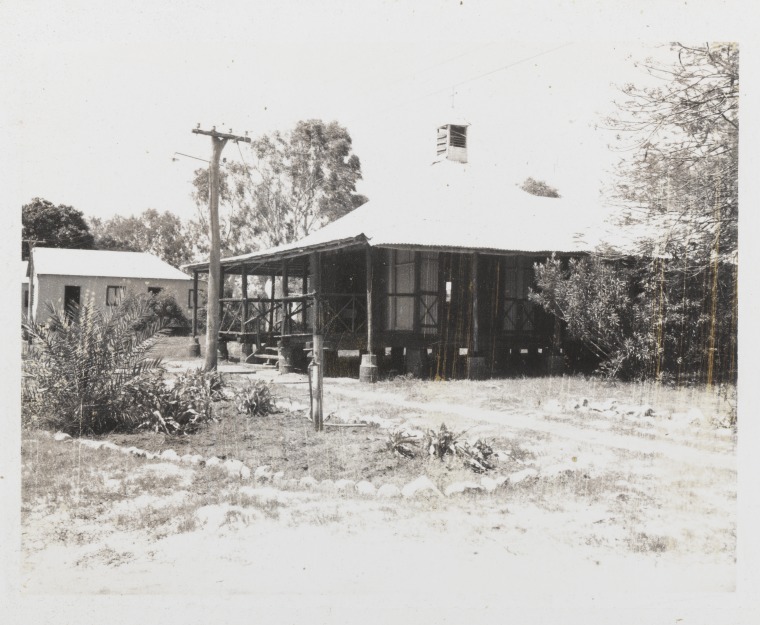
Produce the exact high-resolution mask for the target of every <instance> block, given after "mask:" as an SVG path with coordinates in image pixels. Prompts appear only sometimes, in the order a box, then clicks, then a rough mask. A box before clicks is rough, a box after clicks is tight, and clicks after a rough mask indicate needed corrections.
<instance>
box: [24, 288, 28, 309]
mask: <svg viewBox="0 0 760 625" xmlns="http://www.w3.org/2000/svg"><path fill="white" fill-rule="evenodd" d="M24 308H29V291H28V290H27V289H24Z"/></svg>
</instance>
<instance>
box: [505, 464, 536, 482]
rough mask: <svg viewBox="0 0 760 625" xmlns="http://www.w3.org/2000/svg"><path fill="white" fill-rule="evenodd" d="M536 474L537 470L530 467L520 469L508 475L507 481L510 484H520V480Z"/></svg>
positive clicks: (530, 477) (533, 476)
mask: <svg viewBox="0 0 760 625" xmlns="http://www.w3.org/2000/svg"><path fill="white" fill-rule="evenodd" d="M537 476H538V471H536V470H535V469H532V468H528V469H523V470H522V471H518V472H517V473H512V474H511V475H510V476H509V483H510V484H521V483H522V482H524V481H526V480H529V479H532V478H535V477H537Z"/></svg>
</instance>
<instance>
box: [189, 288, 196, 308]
mask: <svg viewBox="0 0 760 625" xmlns="http://www.w3.org/2000/svg"><path fill="white" fill-rule="evenodd" d="M194 305H195V289H188V291H187V307H188V308H192V307H193V306H194Z"/></svg>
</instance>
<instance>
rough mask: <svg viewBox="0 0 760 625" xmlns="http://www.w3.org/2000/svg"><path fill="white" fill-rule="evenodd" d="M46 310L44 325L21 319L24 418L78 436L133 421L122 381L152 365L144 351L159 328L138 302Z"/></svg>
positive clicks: (154, 360) (126, 382) (132, 380)
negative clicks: (26, 345)
mask: <svg viewBox="0 0 760 625" xmlns="http://www.w3.org/2000/svg"><path fill="white" fill-rule="evenodd" d="M48 309H49V313H50V318H49V320H48V322H47V323H46V324H44V325H35V324H26V326H25V330H26V332H27V333H28V336H29V337H31V340H32V348H31V350H30V353H29V359H28V360H27V361H26V365H25V366H26V368H27V370H26V373H27V374H28V375H29V376H30V378H31V379H32V382H31V384H28V385H26V387H25V389H24V391H23V394H22V399H23V407H24V415H25V417H26V419H27V421H28V422H31V423H33V424H35V425H39V426H42V427H48V428H55V429H60V430H62V431H65V432H69V433H72V434H79V435H81V434H85V433H102V432H107V431H111V430H117V429H124V428H125V427H129V426H131V425H134V423H135V421H136V419H138V418H139V417H138V416H137V415H135V414H134V411H133V410H130V409H129V408H130V406H129V404H130V402H129V398H130V394H131V393H130V388H131V387H132V386H133V385H134V384H135V382H137V381H139V380H141V379H142V378H144V376H145V375H146V374H147V373H148V372H150V371H152V370H155V369H157V368H159V366H160V359H158V358H151V357H150V356H149V354H148V352H149V350H150V348H151V347H153V345H154V344H155V343H156V341H157V340H158V339H159V338H160V336H161V332H162V331H161V327H160V324H159V323H157V322H155V321H150V317H151V312H150V310H149V309H148V307H147V306H146V302H145V301H144V300H130V301H128V302H126V303H125V304H124V305H122V306H118V307H116V308H115V309H113V310H109V311H108V312H106V313H102V312H101V311H100V310H99V309H97V308H96V307H95V306H94V305H93V303H92V302H87V303H85V304H84V305H83V306H81V307H80V308H79V309H77V310H76V311H64V310H63V309H61V308H60V307H54V306H52V305H49V306H48ZM72 312H73V314H72ZM137 327H141V328H142V329H139V330H138V329H135V328H137Z"/></svg>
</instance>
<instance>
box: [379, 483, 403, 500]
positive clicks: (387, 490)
mask: <svg viewBox="0 0 760 625" xmlns="http://www.w3.org/2000/svg"><path fill="white" fill-rule="evenodd" d="M377 497H378V499H397V498H399V497H401V489H400V488H399V487H398V486H396V485H395V484H383V485H382V486H381V487H380V488H378V489H377Z"/></svg>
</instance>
